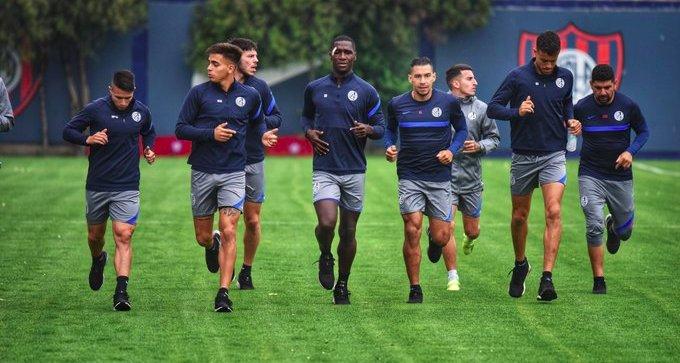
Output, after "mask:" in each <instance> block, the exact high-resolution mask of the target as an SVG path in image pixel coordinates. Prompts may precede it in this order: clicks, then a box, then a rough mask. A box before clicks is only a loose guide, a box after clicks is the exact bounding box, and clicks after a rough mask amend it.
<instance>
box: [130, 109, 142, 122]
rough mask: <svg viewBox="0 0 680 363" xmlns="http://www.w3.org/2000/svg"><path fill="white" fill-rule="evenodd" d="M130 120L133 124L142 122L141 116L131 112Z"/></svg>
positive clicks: (136, 112)
mask: <svg viewBox="0 0 680 363" xmlns="http://www.w3.org/2000/svg"><path fill="white" fill-rule="evenodd" d="M132 120H133V121H134V122H139V121H142V114H141V113H139V112H138V111H135V112H133V113H132Z"/></svg>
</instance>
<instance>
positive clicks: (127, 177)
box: [63, 31, 649, 312]
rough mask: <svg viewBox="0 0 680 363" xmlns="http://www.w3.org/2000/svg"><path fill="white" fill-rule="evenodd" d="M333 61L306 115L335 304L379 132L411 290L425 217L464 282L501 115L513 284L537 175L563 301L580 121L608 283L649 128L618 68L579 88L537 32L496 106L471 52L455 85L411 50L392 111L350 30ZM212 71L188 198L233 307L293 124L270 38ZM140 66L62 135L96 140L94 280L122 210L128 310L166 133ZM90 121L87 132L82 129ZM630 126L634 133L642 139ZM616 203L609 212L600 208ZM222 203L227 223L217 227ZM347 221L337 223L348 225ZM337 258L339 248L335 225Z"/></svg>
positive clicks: (546, 281)
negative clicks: (135, 246)
mask: <svg viewBox="0 0 680 363" xmlns="http://www.w3.org/2000/svg"><path fill="white" fill-rule="evenodd" d="M329 48H330V49H329V56H330V60H331V64H332V69H331V72H330V74H328V75H327V76H325V77H322V78H319V79H317V80H314V81H312V82H310V83H309V84H308V85H307V87H306V88H305V91H304V106H303V110H302V117H301V124H302V129H303V131H304V134H305V137H306V138H307V140H308V141H309V142H310V143H311V145H312V147H313V150H314V157H313V176H312V195H313V203H314V208H315V211H316V215H317V220H318V223H317V225H316V228H315V230H314V233H315V236H316V240H317V242H318V246H319V251H320V256H319V261H318V263H319V265H318V266H319V267H318V278H319V282H320V284H321V286H322V287H323V288H325V289H328V290H333V291H332V296H333V303H334V304H338V305H342V304H349V303H350V291H349V289H348V282H349V277H350V272H351V267H352V263H353V261H354V257H355V255H356V248H357V241H356V229H357V224H358V220H359V216H360V215H361V211H362V207H363V200H364V184H365V171H366V158H365V154H364V149H365V146H366V142H367V139H372V140H381V139H382V140H383V145H384V148H385V158H386V159H387V161H389V162H395V161H396V164H397V168H396V169H397V170H396V171H397V175H398V198H399V209H400V211H401V215H402V219H403V222H404V244H403V255H404V262H405V265H406V272H407V275H408V279H409V283H410V289H409V294H408V302H409V303H421V302H422V301H423V291H422V288H421V286H420V273H419V270H420V261H421V252H420V251H421V249H420V238H421V233H422V227H423V215H426V216H427V217H428V220H429V221H428V225H429V227H428V228H427V236H428V240H429V244H428V248H427V255H428V258H429V260H430V261H432V262H437V261H438V260H439V259H440V258H441V256H443V257H444V258H443V259H444V264H445V266H446V270H447V274H448V283H447V287H446V288H447V289H448V290H451V291H457V290H460V288H461V285H460V282H459V277H458V272H457V259H456V257H457V248H456V241H455V238H454V228H455V223H454V215H455V212H456V211H457V210H460V212H461V214H462V222H463V228H464V235H465V238H464V240H463V244H462V245H463V252H464V253H465V254H470V253H472V251H473V249H474V247H475V241H476V239H477V237H478V236H479V233H480V226H479V220H480V215H481V211H482V191H483V187H484V185H483V182H482V171H481V157H483V156H484V155H486V154H488V153H489V152H491V151H493V150H494V149H495V148H497V147H498V145H499V143H500V135H499V132H498V127H497V125H496V121H494V120H507V121H509V122H510V130H511V133H510V139H511V147H512V151H513V154H512V163H511V173H510V174H511V175H510V189H511V196H512V217H511V223H510V226H511V232H512V241H513V246H514V251H515V264H514V268H513V270H512V277H511V279H510V284H509V289H508V292H509V294H510V296H512V297H515V298H519V297H521V296H522V295H523V294H524V290H525V279H526V277H527V274H528V273H529V271H530V270H531V266H530V264H529V262H528V260H527V258H526V255H525V246H526V238H527V219H528V214H529V209H530V207H531V196H532V193H533V191H534V189H536V188H537V187H540V189H541V192H542V195H543V201H544V207H545V220H546V226H545V232H544V234H543V246H544V258H543V270H542V275H541V278H540V282H539V288H538V300H540V301H551V300H554V299H556V298H557V293H556V290H555V287H554V283H553V277H552V270H553V267H554V264H555V260H556V257H557V251H558V248H559V243H560V237H561V233H562V221H561V210H560V209H561V201H562V195H563V192H564V188H565V184H566V175H567V174H566V159H565V154H566V151H565V145H566V142H567V135H568V133H571V134H574V135H582V137H583V143H582V148H581V160H580V165H579V173H578V175H579V191H580V198H581V206H582V208H583V212H584V214H585V217H586V240H587V244H588V253H589V256H590V261H591V266H592V269H593V276H594V282H593V293H596V294H602V293H606V285H605V281H604V270H603V258H604V257H603V256H604V252H603V250H604V249H603V239H604V234H605V232H606V246H607V249H608V251H609V252H610V253H612V254H613V253H616V251H617V250H618V248H619V245H620V241H622V240H627V239H628V238H629V237H630V235H631V232H632V228H633V219H634V218H633V217H634V205H633V182H632V172H631V164H632V161H633V155H635V154H636V153H637V152H638V151H639V150H640V148H641V147H642V146H643V145H644V143H645V142H646V141H647V139H648V137H649V130H648V128H647V125H646V123H645V120H644V117H643V116H642V113H641V112H640V109H639V107H638V106H637V105H636V104H635V102H633V101H632V100H631V99H629V98H628V97H626V96H625V95H623V94H621V93H619V92H618V91H617V90H616V89H617V84H616V80H615V78H614V73H613V70H612V68H611V67H610V66H609V65H606V64H600V65H597V66H596V67H594V69H593V70H592V77H591V81H590V85H591V88H592V91H593V94H592V95H588V96H586V97H585V98H583V99H582V100H580V101H578V103H576V105H574V102H573V101H572V84H573V75H572V74H571V72H570V71H569V70H567V69H565V68H562V67H558V66H557V58H558V55H559V53H560V49H561V43H560V38H559V36H558V35H557V34H556V33H554V32H552V31H546V32H544V33H542V34H540V35H539V37H538V38H537V40H536V46H535V48H534V49H533V53H534V57H533V58H532V59H531V61H530V62H529V63H528V64H526V65H523V66H520V67H518V68H516V69H514V70H512V71H511V72H510V73H509V74H508V75H507V76H506V78H505V80H504V81H503V83H502V84H501V85H500V86H499V88H498V90H497V91H496V92H495V94H494V95H493V97H492V99H491V100H490V102H489V105H488V106H487V104H485V103H484V102H482V101H481V100H479V99H477V98H476V91H477V89H476V88H477V81H476V79H475V74H474V71H473V69H472V67H470V66H469V65H466V64H456V65H454V66H452V67H450V68H449V69H448V70H447V71H446V84H447V86H448V87H449V91H448V92H443V91H440V90H437V89H435V88H434V83H435V80H436V77H437V75H436V73H435V71H434V67H433V65H432V62H431V61H430V59H428V58H426V57H417V58H415V59H413V60H412V61H411V64H410V68H409V73H408V80H409V83H410V84H411V86H412V87H411V89H410V90H408V91H407V92H405V93H403V94H401V95H398V96H396V97H394V98H392V100H390V102H389V103H388V105H387V107H386V111H387V112H386V115H387V116H386V117H385V116H384V114H383V107H382V105H381V101H380V97H379V95H378V92H377V91H376V89H375V88H374V87H373V86H372V85H370V84H369V83H368V82H366V81H364V80H363V79H361V78H360V77H359V76H357V75H356V74H354V72H353V65H354V62H355V60H356V56H357V53H356V46H355V42H354V40H353V39H352V38H350V37H348V36H345V35H341V36H338V37H336V38H334V39H333V40H332V42H331V44H330V47H329ZM206 56H207V58H208V66H207V75H208V78H209V80H208V81H207V82H205V83H202V84H199V85H197V86H194V87H193V88H191V90H190V91H189V93H188V94H187V96H186V98H185V100H184V104H183V105H182V108H181V111H180V114H179V117H178V120H177V125H176V129H175V133H176V136H177V138H179V139H183V140H190V141H191V143H192V150H191V154H190V156H189V159H188V163H189V164H190V165H191V209H192V213H193V220H194V231H195V236H196V241H197V242H198V244H199V245H200V246H202V247H203V248H204V250H205V260H206V265H207V268H208V270H209V271H210V272H213V273H217V272H219V289H218V292H217V295H216V297H215V302H214V310H215V311H217V312H231V311H232V309H233V303H232V301H231V299H230V296H229V288H230V286H231V282H232V280H233V279H235V275H236V272H235V265H236V243H237V241H236V229H237V224H238V220H239V217H240V215H241V214H243V215H244V220H245V233H244V238H243V243H244V256H243V264H242V266H241V269H240V271H239V273H238V278H236V283H237V285H238V287H239V288H240V289H243V290H248V289H253V288H254V285H253V280H252V274H251V268H252V265H253V261H254V258H255V253H256V250H257V247H258V245H259V242H260V240H261V228H260V211H261V207H262V203H263V201H264V198H265V182H264V180H265V178H264V155H265V152H264V150H265V148H266V147H271V146H273V145H275V144H276V142H277V140H278V136H277V132H278V127H280V125H281V123H282V116H281V113H280V112H279V110H278V108H277V106H276V101H275V99H274V96H273V95H272V92H271V90H270V88H269V86H268V85H267V83H266V82H264V81H263V80H261V79H259V78H257V77H256V76H255V73H256V71H257V66H258V58H257V57H258V49H257V45H256V43H255V42H253V41H252V40H249V39H244V38H235V39H231V40H229V41H228V42H224V43H216V44H213V45H212V46H210V47H209V48H208V49H207V50H206ZM134 91H135V82H134V75H133V74H132V73H131V72H129V71H125V70H122V71H118V72H116V73H115V74H114V75H113V79H112V82H111V85H110V86H109V95H108V96H107V97H103V98H100V99H98V100H95V101H94V102H92V103H90V104H89V105H87V106H86V107H85V108H84V109H83V110H82V111H81V112H80V113H79V114H77V115H76V116H75V117H74V118H73V119H72V120H71V121H70V122H69V123H68V124H67V125H66V127H65V129H64V133H63V134H64V139H65V140H67V141H69V142H72V143H75V144H80V145H86V146H89V147H90V154H89V170H88V175H87V182H86V219H87V225H88V244H89V246H90V251H91V255H92V266H91V269H90V274H89V284H90V287H91V288H92V289H93V290H99V289H100V288H101V286H102V284H103V279H104V267H105V265H106V263H107V259H108V255H107V253H106V252H105V251H104V250H103V247H104V233H105V231H106V222H107V219H109V218H110V219H111V220H112V229H113V236H114V241H115V250H116V253H115V260H114V265H115V269H116V275H117V284H116V288H115V290H114V291H115V292H114V296H113V307H114V309H115V310H119V311H125V310H130V309H131V306H132V305H131V303H130V300H129V296H128V293H127V285H128V279H129V275H130V266H131V261H132V249H131V238H132V235H133V233H134V230H135V226H136V223H137V216H138V214H139V152H138V143H139V135H141V136H142V145H143V148H144V151H143V155H144V157H145V159H146V160H147V162H148V163H149V164H151V163H153V162H154V161H155V159H156V154H155V153H154V151H153V145H154V139H155V130H154V126H153V123H152V121H151V113H150V112H149V109H148V108H147V107H146V106H145V105H143V104H142V103H141V102H139V101H137V100H135V99H134ZM88 128H89V133H88V134H87V135H85V134H83V132H85V130H86V129H88ZM630 129H633V130H634V131H635V133H636V136H635V139H634V140H633V142H632V143H631V133H630ZM605 203H606V204H607V206H608V209H609V213H610V214H608V215H607V216H606V217H605V216H604V212H603V209H604V205H605ZM215 212H218V229H216V230H213V225H214V214H215ZM338 220H339V223H338ZM336 225H337V231H338V235H339V243H338V245H337V259H338V270H337V272H338V273H337V279H336V275H335V255H334V254H333V251H332V249H331V247H332V241H333V239H334V237H335V230H336Z"/></svg>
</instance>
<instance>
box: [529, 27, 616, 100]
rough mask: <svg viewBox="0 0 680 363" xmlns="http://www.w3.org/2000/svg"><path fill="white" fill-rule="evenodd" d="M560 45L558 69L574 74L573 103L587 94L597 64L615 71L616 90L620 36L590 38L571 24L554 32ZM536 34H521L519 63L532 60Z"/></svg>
mask: <svg viewBox="0 0 680 363" xmlns="http://www.w3.org/2000/svg"><path fill="white" fill-rule="evenodd" d="M556 33H557V34H558V35H559V36H560V40H561V41H562V51H561V52H560V56H559V58H557V65H558V66H560V67H564V68H567V69H569V70H570V71H571V72H572V73H573V74H574V91H573V98H574V102H577V101H578V100H580V99H581V98H583V97H585V96H586V95H588V94H590V92H591V91H590V83H589V81H590V73H591V71H592V70H593V67H595V66H596V65H598V64H603V63H606V64H609V65H611V66H612V68H614V74H615V77H616V81H617V84H618V86H619V87H620V85H621V77H622V75H623V64H624V63H623V55H624V52H623V36H622V35H621V33H620V32H615V33H609V34H591V33H587V32H585V31H583V30H581V29H579V28H578V27H577V26H576V25H574V24H573V23H569V24H567V26H566V27H564V28H563V29H560V30H558V31H557V32H556ZM537 37H538V34H536V33H530V32H522V34H520V37H519V47H518V63H519V65H524V64H526V63H527V62H528V61H529V60H530V59H531V58H532V49H533V48H534V47H535V45H536V38H537Z"/></svg>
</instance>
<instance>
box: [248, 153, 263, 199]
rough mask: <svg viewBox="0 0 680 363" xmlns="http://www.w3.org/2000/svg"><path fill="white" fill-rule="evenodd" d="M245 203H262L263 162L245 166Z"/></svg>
mask: <svg viewBox="0 0 680 363" xmlns="http://www.w3.org/2000/svg"><path fill="white" fill-rule="evenodd" d="M246 202H251V203H262V202H264V161H260V162H259V163H255V164H249V165H246Z"/></svg>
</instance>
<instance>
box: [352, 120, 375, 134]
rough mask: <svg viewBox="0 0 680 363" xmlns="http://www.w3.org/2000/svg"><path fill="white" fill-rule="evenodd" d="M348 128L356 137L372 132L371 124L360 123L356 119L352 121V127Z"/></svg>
mask: <svg viewBox="0 0 680 363" xmlns="http://www.w3.org/2000/svg"><path fill="white" fill-rule="evenodd" d="M349 130H350V131H352V133H354V136H356V137H367V136H368V135H371V134H373V126H371V125H369V124H362V123H361V122H358V121H354V127H350V128H349Z"/></svg>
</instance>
